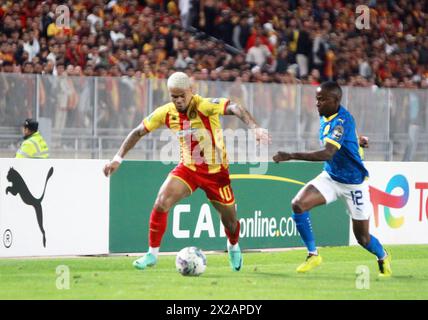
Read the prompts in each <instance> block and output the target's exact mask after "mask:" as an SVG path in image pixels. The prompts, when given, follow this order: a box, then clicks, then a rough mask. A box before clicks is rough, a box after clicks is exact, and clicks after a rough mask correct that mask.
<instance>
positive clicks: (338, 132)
mask: <svg viewBox="0 0 428 320" xmlns="http://www.w3.org/2000/svg"><path fill="white" fill-rule="evenodd" d="M344 131H345V130H344V129H343V127H342V126H341V125H337V126H335V127H334V129H333V133H332V134H331V137H332V138H333V139H334V140H340V138H342V136H343V132H344Z"/></svg>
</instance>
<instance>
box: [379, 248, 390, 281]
mask: <svg viewBox="0 0 428 320" xmlns="http://www.w3.org/2000/svg"><path fill="white" fill-rule="evenodd" d="M385 253H386V254H387V256H386V257H385V258H384V259H382V260H378V261H377V263H378V265H379V277H380V278H389V277H390V276H392V269H391V260H392V257H391V254H389V253H388V252H386V250H385Z"/></svg>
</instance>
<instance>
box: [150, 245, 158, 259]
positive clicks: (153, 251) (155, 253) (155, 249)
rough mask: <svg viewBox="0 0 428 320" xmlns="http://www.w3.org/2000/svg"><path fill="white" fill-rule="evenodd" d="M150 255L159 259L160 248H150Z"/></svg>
mask: <svg viewBox="0 0 428 320" xmlns="http://www.w3.org/2000/svg"><path fill="white" fill-rule="evenodd" d="M149 253H151V254H152V255H154V256H155V258H157V257H158V253H159V247H157V248H152V247H149Z"/></svg>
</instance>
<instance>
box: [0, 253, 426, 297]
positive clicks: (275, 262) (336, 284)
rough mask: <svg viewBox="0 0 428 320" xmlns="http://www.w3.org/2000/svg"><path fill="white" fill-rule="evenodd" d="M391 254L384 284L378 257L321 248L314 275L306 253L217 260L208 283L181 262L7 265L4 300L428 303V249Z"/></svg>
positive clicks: (1, 265) (0, 275)
mask: <svg viewBox="0 0 428 320" xmlns="http://www.w3.org/2000/svg"><path fill="white" fill-rule="evenodd" d="M386 247H387V248H388V249H389V250H390V252H391V253H392V258H393V260H392V268H393V273H394V274H393V277H392V278H390V279H378V277H377V274H378V272H377V263H376V260H375V258H374V256H372V255H371V254H369V253H368V252H366V251H365V250H363V249H361V248H360V247H358V246H353V247H327V248H321V249H320V253H321V255H322V256H323V259H324V262H323V264H322V265H321V266H320V267H318V268H317V269H315V270H313V271H312V272H311V273H308V274H297V273H296V272H295V268H296V266H297V265H298V264H300V263H301V262H302V261H303V259H304V257H305V255H306V252H305V250H303V249H302V250H291V251H285V252H284V251H283V252H246V253H244V267H243V269H242V270H241V271H240V272H232V271H231V269H230V267H229V264H228V258H227V254H226V253H218V254H209V255H207V258H208V266H207V270H206V271H205V273H204V274H203V275H202V276H200V277H183V276H181V275H180V274H178V273H177V272H176V270H175V263H174V261H175V255H168V256H166V255H162V256H160V259H159V261H158V264H157V265H156V266H155V267H153V268H150V269H147V270H144V271H138V270H135V269H134V268H133V267H132V261H133V260H134V259H135V257H128V256H110V257H83V258H82V257H79V258H49V259H0V299H155V300H157V299H162V300H168V299H174V300H175V299H178V300H200V299H201V300H206V299H209V300H211V299H213V300H214V299H222V300H228V299H239V300H241V299H254V300H264V299H272V300H278V299H281V300H282V299H340V300H342V299H370V300H372V299H424V300H426V299H428V245H395V246H386ZM59 265H65V266H67V267H68V268H69V271H70V273H69V279H70V281H69V284H70V288H69V289H57V281H59V280H58V275H57V273H56V268H57V267H58V266H59ZM358 266H367V267H368V268H369V271H370V281H369V282H368V284H369V288H366V289H361V288H358V287H359V286H360V287H361V282H359V281H358V280H357V274H356V269H357V267H358ZM59 282H60V281H59ZM359 283H360V285H358V284H359ZM365 283H367V282H365ZM231 288H233V289H231Z"/></svg>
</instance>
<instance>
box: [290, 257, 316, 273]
mask: <svg viewBox="0 0 428 320" xmlns="http://www.w3.org/2000/svg"><path fill="white" fill-rule="evenodd" d="M321 262H322V258H321V256H320V255H309V256H308V257H307V258H306V261H305V262H303V263H302V264H301V265H300V266H298V267H297V269H296V271H297V272H299V273H304V272H308V271H311V270H312V269H314V268H316V267H318V266H319V265H320V264H321Z"/></svg>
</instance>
